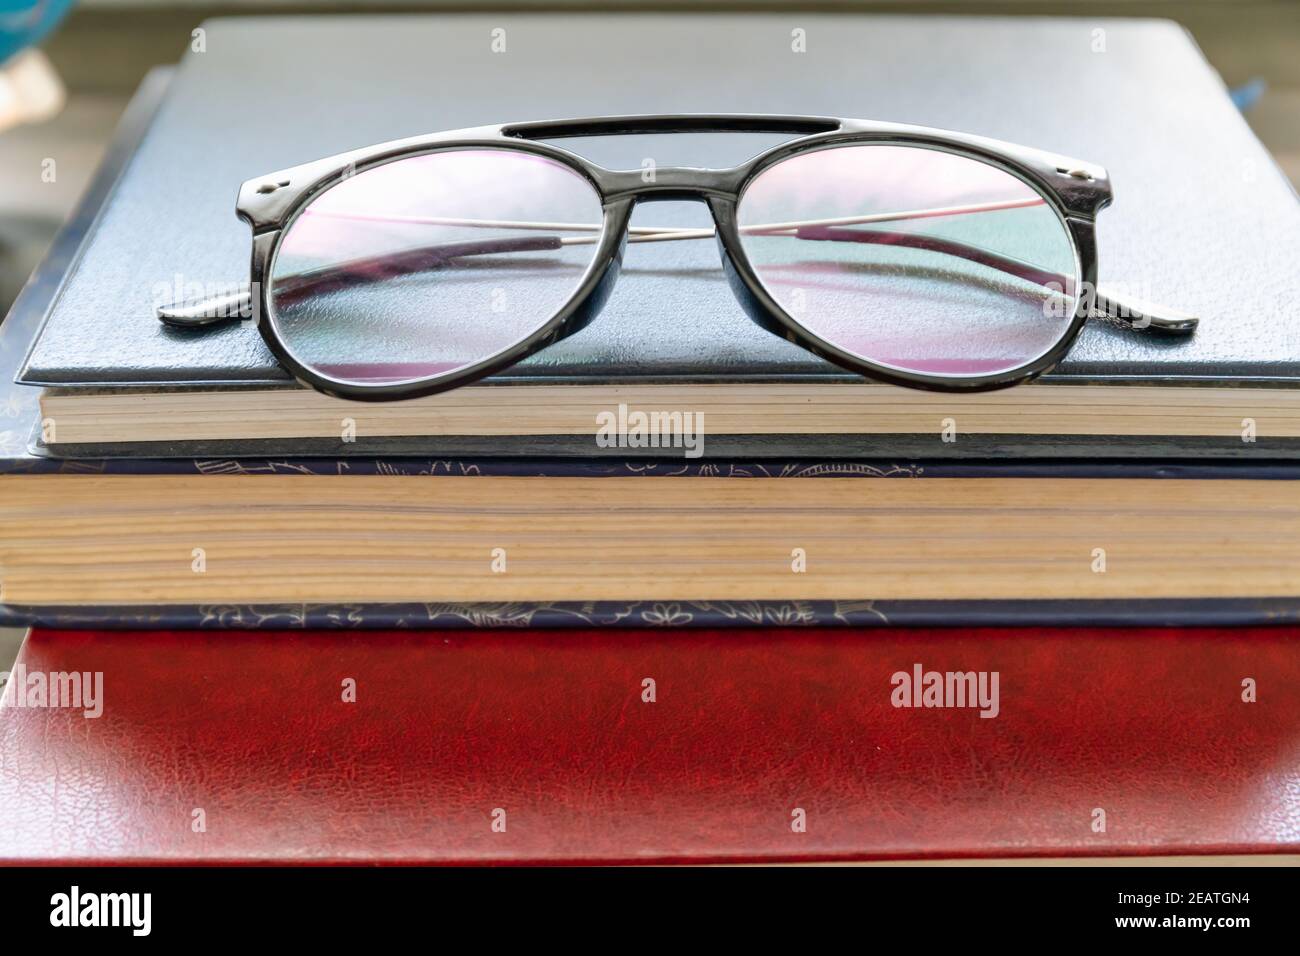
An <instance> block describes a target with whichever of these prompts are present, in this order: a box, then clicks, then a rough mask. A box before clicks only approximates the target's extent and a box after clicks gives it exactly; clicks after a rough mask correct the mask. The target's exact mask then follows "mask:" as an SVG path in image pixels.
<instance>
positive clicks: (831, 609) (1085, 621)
mask: <svg viewBox="0 0 1300 956" xmlns="http://www.w3.org/2000/svg"><path fill="white" fill-rule="evenodd" d="M1294 623H1300V598H1293V597H1291V598H1230V599H1220V598H1197V599H1164V598H1161V599H1149V600H1084V601H1079V600H1071V601H1046V600H1033V601H871V600H858V601H852V600H839V601H631V602H628V601H592V602H547V603H529V602H517V603H491V604H488V603H464V604H459V603H458V604H452V603H405V604H277V605H246V604H207V605H176V606H166V605H139V606H111V607H70V606H69V607H54V606H48V607H47V606H40V607H34V606H27V607H23V606H15V605H0V626H4V627H53V628H71V629H81V628H93V629H97V630H103V629H115V628H116V629H204V628H227V629H235V630H261V629H304V630H312V629H322V630H329V629H335V628H365V629H384V628H416V629H434V630H439V629H456V628H537V629H547V628H574V627H601V628H638V627H667V628H693V627H708V628H726V627H755V626H779V627H821V626H847V627H884V626H893V627H986V626H987V627H1025V626H1034V627H1191V626H1215V627H1236V626H1254V625H1267V624H1294Z"/></svg>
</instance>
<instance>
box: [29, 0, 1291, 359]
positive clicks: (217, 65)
mask: <svg viewBox="0 0 1300 956" xmlns="http://www.w3.org/2000/svg"><path fill="white" fill-rule="evenodd" d="M494 28H503V29H505V30H506V40H507V48H506V52H504V53H499V54H494V53H493V52H492V50H491V41H492V35H491V31H492V30H493V29H494ZM205 29H206V31H207V34H206V51H205V52H203V53H190V54H188V55H187V56H186V57H185V59H184V62H183V65H182V67H181V69H180V71H179V76H178V78H177V80H176V83H175V84H174V86H173V89H172V90H171V92H170V93H169V97H168V101H167V102H166V103H165V104H164V106H163V108H162V110H161V112H160V114H159V116H158V119H157V121H156V123H155V125H154V127H153V129H152V131H151V132H150V134H149V135H148V137H146V139H145V141H144V143H143V144H142V146H141V147H140V150H139V152H138V154H137V156H136V157H135V159H134V161H133V162H132V163H131V164H130V166H129V167H128V168H127V170H126V171H125V174H124V175H123V177H122V179H121V182H120V184H119V186H118V189H117V192H116V195H115V196H114V197H113V199H112V201H111V202H110V203H109V205H108V207H107V208H106V209H105V211H104V213H103V215H102V216H101V218H100V219H99V221H98V223H97V224H96V226H95V228H94V229H93V230H92V231H91V232H90V235H89V242H88V245H87V247H86V248H85V250H84V254H83V255H82V257H81V259H80V261H79V263H78V264H77V265H76V267H75V268H74V269H73V270H72V272H71V274H70V276H69V278H68V281H67V284H66V287H65V288H64V289H63V292H62V295H61V296H60V298H59V300H58V302H57V304H56V305H55V307H54V309H53V312H52V315H51V316H50V319H49V323H48V326H47V328H46V330H45V333H44V334H43V335H42V336H41V338H40V340H39V342H38V344H37V346H36V348H35V351H34V353H33V354H32V356H31V362H30V366H29V367H28V369H27V372H26V379H27V380H28V381H31V382H38V383H42V384H50V383H54V384H70V385H76V384H106V383H123V384H133V383H134V384H139V383H148V384H159V383H179V382H205V383H217V382H240V383H254V382H284V381H285V380H286V379H285V375H284V373H283V371H282V370H280V369H279V368H278V366H276V365H275V363H274V362H273V360H272V358H271V356H270V354H269V353H268V352H267V350H266V349H265V347H264V346H263V344H262V342H261V340H260V338H259V337H258V335H257V334H256V332H255V330H252V329H247V328H235V327H232V328H226V329H221V330H218V331H214V332H212V333H211V334H206V335H186V334H184V333H176V332H172V331H168V330H166V329H164V328H163V327H162V326H160V325H159V324H158V323H157V322H156V321H155V319H154V316H153V312H152V304H153V296H154V294H155V289H156V288H157V287H158V285H159V284H160V283H163V284H167V283H171V282H173V277H174V276H177V275H179V276H181V277H182V281H183V282H200V283H218V284H228V283H229V282H230V281H232V280H240V279H244V278H246V277H247V270H248V253H249V232H248V229H247V227H246V226H245V225H244V224H243V223H241V222H239V221H237V220H236V218H235V215H234V209H233V206H234V200H235V191H236V188H237V187H238V185H239V184H240V183H241V182H242V181H243V180H245V179H248V178H252V177H254V176H258V175H261V174H263V173H265V172H267V171H270V170H276V169H280V168H283V167H286V166H290V165H293V164H296V163H300V162H304V161H307V160H311V159H316V158H318V157H321V156H325V155H329V154H332V153H335V152H339V151H342V150H344V149H350V148H354V147H358V146H361V145H366V144H370V143H374V142H379V141H383V140H388V139H392V138H396V137H400V136H406V135H411V134H414V133H419V132H426V131H431V130H437V129H449V128H457V127H464V126H474V125H480V124H483V123H492V122H506V121H512V120H527V119H539V118H551V117H559V116H566V115H568V116H573V115H591V114H604V113H638V112H642V113H649V112H660V111H662V112H714V111H751V112H793V113H819V114H830V115H842V116H853V117H865V118H871V119H882V120H894V121H901V122H907V123H915V124H923V125H930V126H937V127H944V128H951V129H957V130H964V131H969V132H975V133H980V134H984V135H988V136H993V137H997V138H1001V139H1006V140H1010V141H1012V142H1020V143H1024V144H1026V145H1032V146H1037V147H1040V148H1044V149H1049V150H1053V151H1057V152H1060V153H1063V154H1065V155H1070V156H1076V157H1078V158H1080V159H1083V160H1088V161H1092V162H1097V163H1100V164H1102V165H1105V166H1106V167H1108V168H1109V170H1110V173H1111V176H1112V180H1113V183H1114V188H1115V194H1116V202H1115V205H1114V206H1113V207H1112V208H1111V209H1109V210H1107V211H1105V212H1104V213H1102V215H1101V217H1100V219H1099V226H1098V239H1099V244H1100V261H1101V277H1102V280H1103V282H1110V283H1118V284H1119V285H1120V286H1121V287H1125V288H1127V289H1128V290H1129V291H1130V292H1132V293H1134V294H1136V295H1137V296H1138V297H1139V298H1144V299H1148V300H1153V301H1160V302H1166V303H1168V304H1170V305H1172V306H1174V307H1177V308H1179V309H1182V310H1184V311H1189V312H1192V313H1194V314H1199V315H1201V316H1203V322H1202V327H1201V330H1200V332H1198V334H1197V335H1196V336H1195V337H1194V338H1193V339H1191V340H1187V341H1177V342H1174V341H1161V340H1159V339H1158V338H1157V337H1154V336H1151V335H1141V334H1133V333H1130V332H1124V331H1122V330H1119V329H1115V328H1111V327H1108V326H1104V325H1102V324H1099V323H1093V327H1091V328H1089V329H1088V330H1087V331H1086V332H1085V333H1084V336H1083V337H1082V339H1081V340H1080V342H1079V343H1078V345H1077V347H1076V348H1075V349H1074V350H1073V351H1072V353H1071V355H1070V356H1069V357H1068V359H1067V360H1066V361H1065V362H1064V363H1063V364H1062V365H1061V366H1060V367H1059V369H1058V371H1057V373H1056V375H1055V377H1056V378H1057V379H1065V378H1078V377H1086V378H1092V377H1109V376H1114V377H1118V378H1132V377H1138V378H1153V377H1154V378H1159V377H1212V378H1236V379H1240V378H1283V379H1294V377H1295V376H1296V375H1297V373H1298V372H1300V339H1297V328H1300V324H1298V323H1300V313H1298V312H1297V306H1296V304H1295V297H1294V296H1293V295H1291V294H1290V292H1291V290H1290V286H1291V282H1292V277H1293V276H1294V272H1295V263H1296V262H1297V261H1300V206H1298V205H1297V203H1296V200H1295V195H1294V192H1293V191H1292V190H1291V188H1290V186H1289V185H1288V184H1287V183H1286V181H1285V180H1284V178H1283V177H1282V176H1281V174H1280V173H1279V171H1278V170H1277V169H1276V167H1275V166H1274V164H1273V162H1272V160H1271V159H1270V157H1269V156H1268V155H1267V153H1266V152H1265V151H1264V149H1263V147H1262V146H1261V145H1260V144H1259V142H1258V141H1257V140H1256V139H1255V137H1254V136H1253V134H1252V133H1251V132H1250V131H1249V129H1248V127H1247V126H1246V123H1245V122H1244V120H1243V119H1242V118H1241V116H1240V115H1239V114H1238V113H1237V111H1236V110H1235V109H1234V108H1233V106H1232V104H1231V103H1230V101H1229V99H1228V97H1227V95H1226V94H1225V91H1224V88H1223V86H1222V84H1221V82H1220V80H1219V79H1218V77H1217V76H1216V75H1215V74H1214V73H1213V71H1212V70H1211V69H1210V68H1209V67H1208V66H1207V65H1206V63H1205V61H1204V59H1203V58H1202V57H1201V55H1200V53H1199V52H1198V51H1197V50H1196V48H1195V46H1194V45H1193V43H1192V42H1191V41H1190V40H1189V38H1188V37H1187V35H1186V34H1185V33H1184V31H1183V30H1182V29H1181V28H1179V27H1178V26H1177V25H1175V24H1173V23H1169V22H1163V21H1146V20H1106V19H1098V18H1093V17H1089V18H1086V19H1077V20H1076V19H1028V18H1026V19H1000V18H924V19H921V18H909V17H864V16H822V15H814V14H807V13H803V12H799V13H791V14H786V15H771V16H768V15H764V16H755V15H750V14H746V15H744V16H743V17H727V16H706V17H695V16H682V15H676V16H649V15H634V16H628V15H606V16H577V15H574V16H567V15H566V16H564V17H541V16H527V15H514V14H493V15H492V16H491V17H483V16H422V17H403V18H388V17H365V18H356V17H349V18H346V19H343V18H328V17H322V18H311V19H296V18H295V19H288V18H286V19H262V18H258V19H256V20H253V19H231V20H218V21H214V22H210V23H208V24H207V25H206V27H205ZM795 29H803V30H805V31H806V36H807V52H806V53H794V52H792V50H791V31H792V30H795ZM1103 48H1104V49H1103ZM770 141H771V138H770V137H746V138H743V139H740V140H738V139H737V138H736V137H723V136H713V137H659V138H652V139H647V138H638V137H631V138H619V139H610V140H604V141H600V142H575V143H573V144H572V145H573V146H574V147H575V148H577V149H578V150H579V151H581V152H584V153H586V154H587V155H590V156H591V157H592V158H594V159H597V160H598V161H601V162H604V163H606V164H611V165H618V166H625V167H632V168H636V167H639V166H640V164H641V161H642V160H643V159H644V158H645V157H653V158H654V159H655V160H656V162H658V163H659V164H661V165H663V164H668V163H681V164H694V165H702V164H725V163H728V162H734V161H738V160H740V159H742V158H744V157H745V156H747V155H750V154H752V153H753V152H754V151H756V150H757V148H758V147H759V146H760V145H762V146H765V145H767V144H768V143H769V142H770ZM638 215H639V217H640V219H639V221H642V222H644V221H647V220H646V217H651V218H653V220H654V221H659V222H669V221H670V220H671V221H673V222H681V223H694V222H699V221H701V217H703V216H705V215H706V213H705V212H704V211H703V209H702V208H700V207H696V206H687V207H677V206H673V205H655V206H651V207H647V208H646V209H645V210H643V211H640V212H639V213H638ZM720 374H727V375H740V376H745V377H749V378H769V377H774V376H781V375H812V376H821V375H828V374H840V373H839V372H838V371H836V370H833V369H831V368H830V367H829V366H827V365H825V364H824V363H822V362H821V361H819V360H817V359H814V358H812V357H811V356H809V355H807V354H806V353H804V352H803V351H801V350H800V349H798V348H796V347H795V346H793V345H791V344H790V343H788V342H785V341H783V340H780V339H777V338H776V337H774V336H772V335H770V334H768V333H767V332H764V331H762V330H760V329H758V328H757V327H756V326H754V325H753V324H752V323H751V322H749V321H748V320H747V319H746V318H745V317H744V316H743V315H742V314H741V312H740V309H739V307H738V306H737V305H736V303H735V302H734V300H733V298H732V296H731V293H730V291H729V289H728V288H727V286H726V283H725V281H724V280H723V279H722V275H721V271H720V269H719V268H718V262H717V254H716V250H715V249H713V248H712V247H711V246H710V245H709V244H708V243H651V244H648V245H645V246H633V247H631V248H630V249H629V251H628V255H627V258H626V268H625V271H624V274H623V276H622V279H621V280H620V283H619V286H618V288H617V289H616V290H615V293H614V296H613V298H612V299H611V301H610V303H609V305H608V307H607V309H606V311H605V313H604V314H603V315H602V316H601V318H600V320H599V321H597V322H596V323H594V324H593V325H591V326H590V327H588V328H587V329H586V330H584V331H583V332H581V333H579V334H578V335H577V336H575V337H573V338H571V339H569V340H567V341H565V342H563V343H560V344H558V345H556V346H554V347H552V348H550V349H548V350H546V351H545V352H543V353H541V354H539V355H537V356H535V357H534V358H532V359H530V360H528V361H527V362H525V363H524V364H522V365H520V366H517V367H516V368H515V369H514V370H513V371H512V372H511V375H510V376H507V377H515V378H518V377H521V376H522V377H525V378H545V379H547V380H550V381H555V380H563V379H569V378H574V379H578V380H584V379H585V380H588V381H590V380H592V379H593V378H609V377H623V376H646V377H666V378H681V377H685V376H706V377H714V376H717V375H720Z"/></svg>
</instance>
